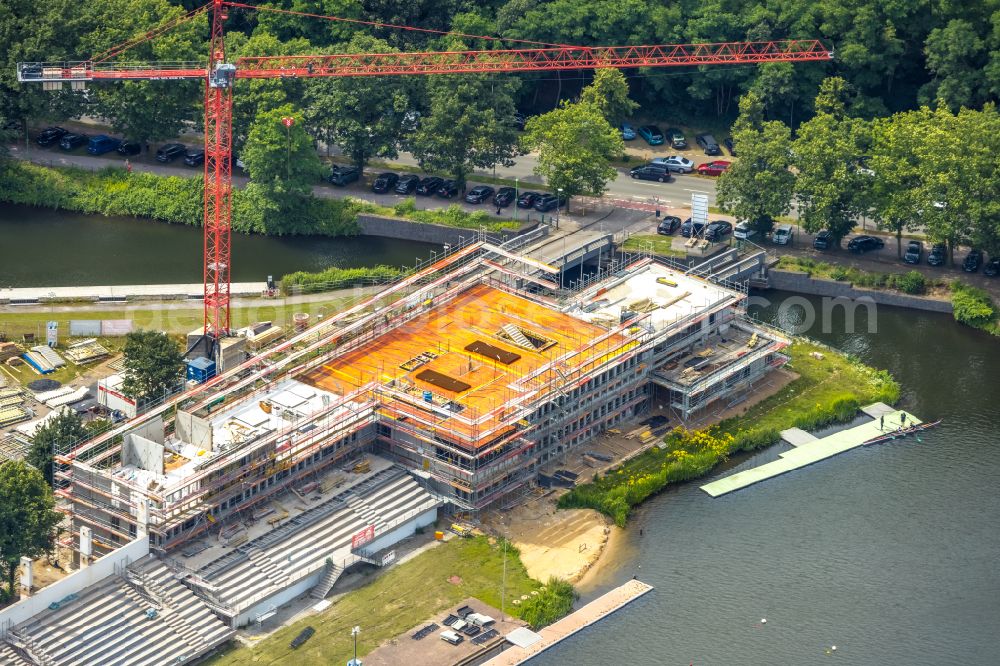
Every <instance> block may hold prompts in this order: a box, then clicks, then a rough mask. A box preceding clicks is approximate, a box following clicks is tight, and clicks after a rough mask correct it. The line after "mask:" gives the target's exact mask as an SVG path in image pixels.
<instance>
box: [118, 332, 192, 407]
mask: <svg viewBox="0 0 1000 666" xmlns="http://www.w3.org/2000/svg"><path fill="white" fill-rule="evenodd" d="M124 354H125V360H124V366H125V372H124V373H123V379H124V381H123V382H122V390H123V391H124V393H125V395H127V396H129V397H130V398H136V399H152V398H159V397H161V396H163V395H164V393H165V392H166V391H169V390H173V389H174V388H175V387H176V386H177V382H178V381H179V380H180V379H181V377H182V376H183V371H184V356H183V355H182V354H181V350H180V347H178V345H177V343H175V342H174V341H173V340H171V339H170V338H169V337H168V336H167V334H166V333H161V332H160V331H135V332H132V333H129V334H128V335H127V336H126V338H125V349H124Z"/></svg>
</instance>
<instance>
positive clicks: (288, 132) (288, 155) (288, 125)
mask: <svg viewBox="0 0 1000 666" xmlns="http://www.w3.org/2000/svg"><path fill="white" fill-rule="evenodd" d="M281 124H282V125H284V126H285V139H286V144H285V145H286V150H285V171H287V177H288V179H289V180H291V179H292V125H294V124H295V118H293V117H291V116H284V117H282V119H281Z"/></svg>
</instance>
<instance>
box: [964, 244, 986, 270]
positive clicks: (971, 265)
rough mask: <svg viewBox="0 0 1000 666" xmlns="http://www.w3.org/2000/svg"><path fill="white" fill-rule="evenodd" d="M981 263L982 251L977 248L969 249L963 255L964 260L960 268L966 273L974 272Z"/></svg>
mask: <svg viewBox="0 0 1000 666" xmlns="http://www.w3.org/2000/svg"><path fill="white" fill-rule="evenodd" d="M982 264H983V253H982V252H980V251H979V250H969V254H967V255H965V261H963V262H962V270H963V271H965V272H966V273H975V272H976V271H978V270H979V267H980V266H981V265H982Z"/></svg>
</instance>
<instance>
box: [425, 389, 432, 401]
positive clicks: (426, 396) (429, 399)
mask: <svg viewBox="0 0 1000 666" xmlns="http://www.w3.org/2000/svg"><path fill="white" fill-rule="evenodd" d="M424 402H434V394H433V393H431V392H430V391H424Z"/></svg>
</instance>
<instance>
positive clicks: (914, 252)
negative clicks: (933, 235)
mask: <svg viewBox="0 0 1000 666" xmlns="http://www.w3.org/2000/svg"><path fill="white" fill-rule="evenodd" d="M923 256H924V244H923V243H921V242H920V241H918V240H911V241H910V242H909V243H907V244H906V252H905V253H904V254H903V261H905V262H906V263H908V264H919V263H920V260H921V259H923Z"/></svg>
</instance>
